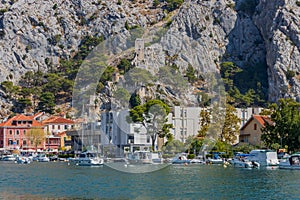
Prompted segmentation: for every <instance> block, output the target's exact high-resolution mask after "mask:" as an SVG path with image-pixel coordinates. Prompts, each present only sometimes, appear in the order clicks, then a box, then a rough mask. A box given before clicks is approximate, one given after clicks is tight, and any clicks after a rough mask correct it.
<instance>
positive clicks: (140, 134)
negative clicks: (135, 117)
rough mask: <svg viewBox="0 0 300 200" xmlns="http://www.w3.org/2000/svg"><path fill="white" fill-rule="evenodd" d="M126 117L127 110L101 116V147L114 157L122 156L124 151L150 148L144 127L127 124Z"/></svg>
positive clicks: (149, 140)
mask: <svg viewBox="0 0 300 200" xmlns="http://www.w3.org/2000/svg"><path fill="white" fill-rule="evenodd" d="M128 116H129V111H128V110H123V111H118V112H105V113H102V115H101V145H102V146H103V148H104V149H110V150H109V151H110V153H114V154H115V155H116V156H123V155H124V151H125V152H126V151H134V150H138V149H150V148H151V139H150V135H147V131H146V129H145V127H143V126H142V125H141V124H137V123H128V122H127V117H128ZM112 151H113V152H112ZM104 152H105V150H104Z"/></svg>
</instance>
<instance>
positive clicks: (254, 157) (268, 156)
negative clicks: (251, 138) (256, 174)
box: [248, 149, 279, 166]
mask: <svg viewBox="0 0 300 200" xmlns="http://www.w3.org/2000/svg"><path fill="white" fill-rule="evenodd" d="M248 159H249V161H254V162H257V163H259V164H260V166H277V165H279V161H278V158H277V152H274V151H271V150H266V149H255V150H252V151H250V156H249V157H248Z"/></svg>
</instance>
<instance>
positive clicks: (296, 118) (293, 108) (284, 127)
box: [261, 99, 300, 151]
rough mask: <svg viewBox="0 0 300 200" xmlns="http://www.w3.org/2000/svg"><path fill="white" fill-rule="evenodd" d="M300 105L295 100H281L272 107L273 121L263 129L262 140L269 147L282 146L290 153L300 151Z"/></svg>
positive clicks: (267, 123)
mask: <svg viewBox="0 0 300 200" xmlns="http://www.w3.org/2000/svg"><path fill="white" fill-rule="evenodd" d="M299 109H300V103H298V102H296V101H295V100H293V99H280V100H279V102H278V104H275V103H274V104H272V105H271V106H270V110H271V112H272V114H271V121H272V122H270V123H269V122H266V125H265V128H263V129H262V132H263V135H262V136H261V139H262V140H263V141H264V142H265V144H266V145H267V147H272V145H273V146H274V144H276V143H277V144H281V147H285V146H286V147H288V149H289V151H298V150H300V113H299Z"/></svg>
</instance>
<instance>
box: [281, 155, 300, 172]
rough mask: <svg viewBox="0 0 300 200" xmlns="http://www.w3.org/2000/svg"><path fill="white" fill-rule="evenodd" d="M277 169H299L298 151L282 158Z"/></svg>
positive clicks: (299, 158)
mask: <svg viewBox="0 0 300 200" xmlns="http://www.w3.org/2000/svg"><path fill="white" fill-rule="evenodd" d="M279 169H296V170H300V152H299V153H296V154H293V155H291V156H288V157H286V158H285V159H282V160H281V162H280V163H279Z"/></svg>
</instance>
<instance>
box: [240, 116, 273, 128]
mask: <svg viewBox="0 0 300 200" xmlns="http://www.w3.org/2000/svg"><path fill="white" fill-rule="evenodd" d="M254 119H255V120H256V121H257V122H258V123H259V124H260V125H261V126H262V127H264V126H265V124H266V123H269V124H272V123H273V122H272V120H271V119H270V118H269V117H268V116H264V115H252V117H251V118H250V119H249V120H248V121H247V122H246V124H244V126H243V127H242V128H241V130H243V129H245V127H247V126H248V124H249V123H250V122H251V121H252V120H254Z"/></svg>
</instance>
